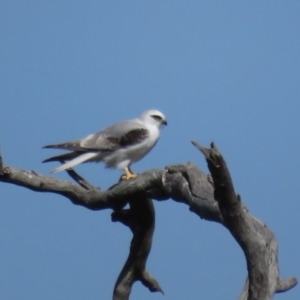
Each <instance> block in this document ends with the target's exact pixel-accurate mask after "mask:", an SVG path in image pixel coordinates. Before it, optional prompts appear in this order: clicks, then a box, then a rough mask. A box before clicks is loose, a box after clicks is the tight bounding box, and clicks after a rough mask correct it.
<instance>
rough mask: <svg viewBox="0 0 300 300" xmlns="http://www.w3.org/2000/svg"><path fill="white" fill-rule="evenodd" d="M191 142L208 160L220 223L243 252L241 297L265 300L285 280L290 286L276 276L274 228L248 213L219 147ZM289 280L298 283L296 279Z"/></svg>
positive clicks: (276, 250) (277, 289)
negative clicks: (244, 276) (245, 276)
mask: <svg viewBox="0 0 300 300" xmlns="http://www.w3.org/2000/svg"><path fill="white" fill-rule="evenodd" d="M192 143H193V144H194V145H195V146H196V147H197V148H198V149H199V150H200V151H201V152H202V153H203V155H204V156H205V159H206V161H207V165H208V168H209V170H210V172H211V175H212V177H213V180H214V185H215V199H216V200H217V201H218V203H219V208H220V212H221V214H222V216H223V225H224V226H225V227H227V228H228V229H229V231H230V232H231V234H232V235H233V237H234V238H235V240H236V241H237V242H238V244H239V245H240V246H241V248H242V249H243V251H244V254H245V256H246V260H247V268H248V278H249V280H247V282H246V284H245V288H244V291H243V293H242V295H241V296H240V299H248V300H259V299H261V300H268V299H272V298H273V295H274V294H275V293H276V292H278V291H279V290H281V288H280V287H279V286H280V285H281V286H282V287H284V286H285V284H286V285H287V286H288V287H289V288H291V287H292V284H291V283H290V282H289V283H287V282H286V281H284V284H283V282H282V281H281V280H280V277H279V268H278V249H277V242H276V239H275V236H274V234H273V232H272V231H271V230H270V229H269V228H268V227H267V225H266V224H264V223H263V222H261V221H260V220H258V219H256V218H254V217H253V216H251V215H250V213H249V211H248V210H247V208H246V207H245V206H244V205H243V204H242V202H241V197H240V195H238V194H236V193H235V191H234V187H233V183H232V179H231V176H230V173H229V170H228V168H227V165H226V162H225V160H224V158H223V157H222V155H221V153H220V152H219V150H218V149H217V148H216V146H215V145H214V143H212V144H211V148H210V149H207V148H204V147H202V146H200V145H199V144H197V143H196V142H195V141H193V142H192ZM294 279H295V278H294ZM278 282H280V283H281V284H278ZM292 283H293V284H294V285H295V284H297V282H296V281H295V280H294V281H293V280H292ZM245 289H247V292H246V291H245ZM283 289H284V288H283Z"/></svg>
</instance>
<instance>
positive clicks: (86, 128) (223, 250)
mask: <svg viewBox="0 0 300 300" xmlns="http://www.w3.org/2000/svg"><path fill="white" fill-rule="evenodd" d="M299 13H300V2H299V1H251V2H245V1H201V2H200V1H147V2H146V1H142V2H141V1H89V2H84V1H14V0H11V1H5V0H4V1H2V2H1V4H0V40H1V44H0V62H1V68H0V82H1V85H0V103H1V109H0V119H1V124H2V125H1V129H0V143H1V153H2V155H3V160H4V162H5V163H6V164H8V165H10V166H14V167H18V168H22V169H29V170H35V171H36V172H38V173H41V174H49V171H50V170H51V169H52V168H53V167H55V166H56V165H55V164H54V163H51V164H50V163H49V164H41V161H42V160H43V159H45V158H47V157H48V156H50V155H52V154H57V152H55V151H52V150H45V149H41V147H42V146H43V145H45V144H49V143H56V142H62V141H66V140H72V139H76V138H81V137H83V136H85V135H87V134H90V133H93V132H96V131H98V130H100V129H101V128H103V127H105V126H107V125H110V124H111V123H114V122H115V121H118V120H125V119H130V118H134V117H136V116H137V115H139V114H140V113H141V112H143V111H145V110H147V109H149V108H156V109H159V110H161V111H162V112H164V114H165V115H166V116H167V118H168V123H169V125H168V127H167V128H164V130H163V132H162V136H161V139H160V141H159V143H158V144H157V146H156V147H155V149H153V151H152V152H151V153H149V155H148V156H147V157H145V158H144V159H143V160H142V161H140V162H138V163H137V164H136V165H134V166H133V170H134V171H136V172H143V171H145V170H148V169H151V168H154V167H155V168H164V167H165V166H166V165H170V164H177V163H186V162H188V161H192V162H194V163H195V164H197V165H198V166H199V167H200V168H201V169H203V170H205V171H206V170H207V167H206V164H205V161H204V159H203V157H202V156H201V154H200V153H199V152H198V151H197V150H196V149H195V148H193V146H192V145H191V144H190V140H192V139H196V140H197V141H198V142H199V143H200V144H202V145H206V146H208V145H209V143H210V142H211V141H214V142H215V143H216V144H217V146H218V148H219V149H220V150H221V152H222V153H223V155H224V156H225V158H226V160H227V163H228V166H229V168H230V171H231V174H232V177H233V180H234V184H235V188H236V191H237V192H239V193H240V194H241V196H242V199H243V201H244V202H245V204H246V205H247V207H248V208H249V209H250V211H251V212H252V214H254V215H255V216H256V217H258V218H260V219H261V220H263V221H264V222H266V223H267V224H268V225H269V226H270V228H271V229H272V230H273V231H274V233H275V235H276V237H277V240H278V243H279V266H280V271H281V275H282V277H284V278H285V277H288V276H291V275H295V276H298V277H299V270H300V257H299V252H300V243H299V228H300V218H299V211H300V201H299V195H298V187H299V168H300V160H299V150H300V138H299V128H300V118H299V111H300V100H299V99H300V82H299V81H300V58H299V53H300V38H299V31H300V18H299ZM76 170H77V171H78V172H79V173H80V174H82V175H83V176H84V177H86V179H88V180H89V181H90V182H91V183H93V184H94V185H96V186H101V188H108V187H109V186H111V185H112V184H114V183H115V182H116V181H117V180H118V178H119V176H120V172H119V171H111V170H106V169H105V168H104V167H103V165H101V164H87V165H83V166H79V167H77V168H76ZM53 176H55V177H57V178H61V179H68V177H67V175H66V174H64V173H58V174H54V175H53ZM0 185H1V210H0V227H1V230H0V240H1V247H0V270H1V271H0V298H1V299H12V300H19V299H22V300H23V299H46V300H47V299H74V300H81V299H91V300H92V299H110V298H111V294H112V289H113V286H114V283H115V280H116V278H117V276H118V274H119V271H120V270H121V268H122V266H123V263H124V261H125V259H126V257H127V254H128V249H129V243H130V239H131V233H130V232H129V230H128V229H127V228H125V227H124V226H122V225H121V224H119V223H112V222H111V221H110V213H111V212H110V211H100V212H92V211H89V210H87V209H84V208H82V207H77V206H74V205H72V204H71V203H70V202H69V201H68V200H66V199H65V198H62V197H60V196H57V195H52V194H41V193H34V192H32V191H28V190H25V189H22V188H19V187H16V186H12V185H8V184H3V183H1V184H0ZM155 207H156V215H157V223H156V232H155V236H154V242H153V249H152V252H151V254H150V257H149V260H148V270H149V271H150V273H152V274H153V275H154V276H155V277H156V278H157V279H158V281H159V282H160V284H161V286H162V288H163V289H164V291H165V296H162V295H161V294H151V293H150V292H149V291H148V290H147V289H145V288H144V287H143V286H142V285H141V284H140V283H137V284H135V285H134V287H133V292H132V297H131V299H132V300H137V299H144V300H147V299H154V300H155V299H166V300H168V299H172V300H174V299H175V300H177V299H178V300H181V299H196V298H201V299H209V300H210V299H212V300H213V299H236V298H237V296H238V295H239V293H240V291H241V289H242V287H243V284H244V280H245V278H246V263H245V259H244V255H243V253H242V251H241V249H240V248H239V246H238V245H237V244H236V243H235V241H234V240H233V238H232V237H231V235H230V234H229V232H228V231H227V230H226V229H225V228H223V227H221V226H220V225H218V224H214V223H211V222H207V221H203V220H200V218H199V217H197V216H196V215H195V214H193V213H191V212H189V210H188V207H187V206H184V205H182V204H179V203H175V202H174V201H171V200H170V201H165V202H156V201H155ZM299 297H300V292H299V288H298V287H296V288H294V289H293V290H291V291H289V292H287V293H285V294H280V295H277V296H275V299H284V300H289V299H291V300H294V299H296V298H299Z"/></svg>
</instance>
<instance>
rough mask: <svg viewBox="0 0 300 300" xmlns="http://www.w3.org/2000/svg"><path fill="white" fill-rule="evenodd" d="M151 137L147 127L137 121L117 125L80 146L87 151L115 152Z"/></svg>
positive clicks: (92, 136)
mask: <svg viewBox="0 0 300 300" xmlns="http://www.w3.org/2000/svg"><path fill="white" fill-rule="evenodd" d="M148 136H149V130H148V129H147V128H146V127H145V125H143V124H141V123H140V122H137V121H136V120H131V121H125V122H120V123H116V124H114V125H112V126H109V127H107V128H105V129H103V130H102V131H100V132H98V133H96V134H93V135H90V136H88V137H86V138H85V139H83V140H81V143H80V146H81V147H82V148H85V149H94V150H101V151H114V150H117V149H119V148H121V147H127V146H130V145H134V144H136V143H139V142H142V141H143V140H144V139H145V138H147V137H148Z"/></svg>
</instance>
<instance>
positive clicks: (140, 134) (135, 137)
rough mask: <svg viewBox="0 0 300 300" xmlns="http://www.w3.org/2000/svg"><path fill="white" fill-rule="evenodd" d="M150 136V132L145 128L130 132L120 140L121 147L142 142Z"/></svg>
mask: <svg viewBox="0 0 300 300" xmlns="http://www.w3.org/2000/svg"><path fill="white" fill-rule="evenodd" d="M148 136H149V130H148V129H145V128H141V129H135V130H131V131H129V132H128V133H127V134H125V135H124V136H122V137H121V138H120V141H119V143H120V146H121V147H127V146H132V145H135V144H138V143H140V142H142V141H143V140H144V139H146V138H147V137H148Z"/></svg>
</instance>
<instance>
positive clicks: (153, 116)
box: [151, 115, 162, 122]
mask: <svg viewBox="0 0 300 300" xmlns="http://www.w3.org/2000/svg"><path fill="white" fill-rule="evenodd" d="M151 117H152V118H153V119H154V120H156V121H159V122H161V120H162V117H160V116H158V115H152V116H151Z"/></svg>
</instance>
